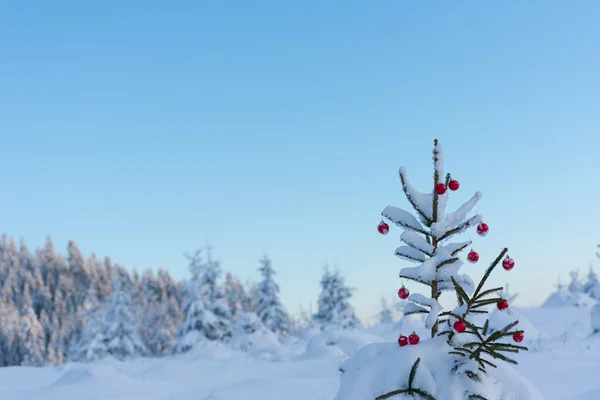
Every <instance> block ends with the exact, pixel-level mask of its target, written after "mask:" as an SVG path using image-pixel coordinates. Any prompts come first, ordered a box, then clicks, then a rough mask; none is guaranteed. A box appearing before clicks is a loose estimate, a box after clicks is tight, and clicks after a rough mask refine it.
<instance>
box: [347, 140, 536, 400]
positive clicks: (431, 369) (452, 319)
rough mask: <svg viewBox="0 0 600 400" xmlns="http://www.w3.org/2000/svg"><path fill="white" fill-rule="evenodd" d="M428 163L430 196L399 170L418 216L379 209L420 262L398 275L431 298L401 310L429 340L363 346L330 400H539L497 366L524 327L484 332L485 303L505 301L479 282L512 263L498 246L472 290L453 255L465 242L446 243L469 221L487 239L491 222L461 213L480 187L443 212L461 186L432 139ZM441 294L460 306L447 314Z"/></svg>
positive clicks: (400, 251)
mask: <svg viewBox="0 0 600 400" xmlns="http://www.w3.org/2000/svg"><path fill="white" fill-rule="evenodd" d="M433 160H434V174H433V178H434V179H433V185H432V186H431V192H429V193H419V192H417V191H416V190H415V189H414V188H413V187H412V185H411V184H410V183H409V181H408V179H407V176H406V170H405V168H404V167H402V168H400V180H401V182H402V187H403V190H404V193H405V194H406V196H407V198H408V201H409V203H410V204H411V205H412V206H413V207H414V208H415V210H416V213H417V216H418V218H415V217H414V216H413V215H412V214H410V213H409V212H407V211H405V210H403V209H401V208H397V207H391V206H388V207H386V208H385V209H384V210H383V212H382V216H383V217H385V218H387V219H388V220H390V221H392V222H393V223H395V224H396V225H398V226H400V227H401V228H403V229H404V232H403V233H402V235H401V236H400V239H401V240H402V242H404V244H405V245H404V246H401V247H398V248H397V249H396V251H395V254H396V255H397V256H398V257H400V258H402V259H404V260H408V261H411V262H416V263H418V265H417V266H416V267H409V268H403V269H402V270H401V271H400V277H401V278H404V279H408V280H412V281H416V282H419V283H421V284H424V285H426V286H428V287H429V288H430V289H431V294H430V296H429V297H428V296H424V295H422V294H418V293H413V294H412V295H410V297H408V301H409V303H408V304H407V305H406V306H405V308H404V313H405V314H413V313H422V314H424V315H427V318H426V319H425V326H426V327H427V329H430V331H431V336H432V338H431V339H429V340H423V341H421V342H420V338H419V337H418V336H417V335H416V334H412V335H410V336H409V337H408V338H407V337H405V336H400V337H399V339H398V344H395V343H374V344H371V345H367V346H364V347H363V348H362V349H361V350H359V351H358V353H357V354H356V355H355V356H353V357H352V358H351V359H349V360H347V361H346V362H345V363H343V364H342V365H341V367H340V371H341V372H342V376H341V385H340V389H339V391H338V394H337V396H336V400H365V399H369V398H370V399H375V400H383V399H388V398H392V397H397V396H403V397H407V398H408V397H411V398H412V397H420V398H422V399H428V400H459V399H461V400H462V399H465V400H466V399H508V398H514V399H517V398H518V399H520V400H533V399H536V400H537V399H542V396H541V394H540V393H539V392H538V391H537V390H536V389H535V388H534V387H533V386H532V385H531V384H530V383H529V382H528V381H527V380H526V379H525V378H524V377H523V376H521V375H519V374H518V373H517V372H516V371H515V370H513V369H512V368H510V367H509V366H508V365H507V364H506V363H498V361H505V362H508V363H516V361H514V360H512V359H511V358H509V357H507V355H506V353H517V352H519V351H521V350H527V348H525V347H522V346H519V345H516V344H513V343H508V342H506V341H504V339H506V338H508V337H511V336H512V337H513V339H514V341H516V342H520V341H521V340H523V332H522V331H519V330H515V329H514V326H515V325H516V324H517V321H514V322H512V323H511V324H508V325H507V326H505V327H504V328H503V329H502V330H500V331H497V332H495V333H493V334H490V333H489V331H488V320H487V319H486V318H485V316H486V314H487V310H485V309H484V307H486V306H489V305H493V304H498V303H499V302H501V301H502V300H503V299H501V298H499V297H495V296H494V294H495V293H496V291H497V290H501V289H502V288H492V289H488V290H484V289H483V286H484V284H485V282H486V281H487V279H488V277H489V276H490V274H491V273H492V271H493V270H494V269H495V268H496V266H497V265H499V264H502V265H503V267H504V269H506V270H510V269H512V268H513V267H514V261H513V260H512V259H511V258H509V257H508V256H507V255H506V254H507V251H508V250H507V249H504V250H502V251H501V252H500V254H499V255H498V256H497V257H496V258H495V259H494V261H493V262H492V263H491V264H490V266H489V267H488V268H487V269H486V270H485V273H484V275H483V278H482V279H481V281H480V282H479V284H478V285H477V287H475V285H474V282H473V280H472V279H471V278H470V277H469V276H467V275H464V274H459V269H460V267H461V266H462V264H463V263H462V261H461V260H460V258H459V256H458V255H459V253H460V252H461V251H462V250H464V249H466V248H468V247H469V246H470V245H471V242H470V241H468V242H459V243H450V242H449V239H451V238H452V237H453V236H455V235H457V234H460V233H462V232H464V231H466V230H467V229H468V228H471V227H475V226H477V227H478V233H479V234H480V235H481V236H485V235H486V234H487V232H488V229H489V227H488V226H487V225H484V224H483V223H482V221H481V219H482V218H481V216H480V215H475V216H473V217H470V218H467V215H468V214H469V212H470V211H471V210H472V209H473V207H474V206H475V204H476V203H477V201H478V200H479V199H480V198H481V193H479V192H477V193H475V195H474V196H473V197H472V198H471V199H470V200H469V201H467V202H466V203H465V204H464V205H463V206H461V207H460V208H459V209H458V210H457V211H455V212H453V213H448V214H446V212H445V209H446V202H447V200H448V191H447V189H448V188H449V189H450V190H452V191H455V190H457V189H458V188H459V184H458V181H456V180H454V179H452V178H451V176H450V174H448V175H446V176H445V177H444V172H443V160H444V158H443V151H442V146H441V145H439V143H438V141H437V139H436V140H435V141H434V150H433ZM378 229H379V231H380V233H384V234H385V233H387V232H388V230H389V226H388V225H387V224H386V223H385V222H383V221H382V222H381V223H380V225H379V228H378ZM468 259H469V260H470V261H472V262H473V261H475V262H476V261H477V260H478V259H479V255H475V252H472V253H470V255H469V256H468ZM444 291H454V292H455V293H456V296H457V301H458V306H457V307H456V308H454V309H453V310H452V311H447V312H443V308H442V306H441V305H440V304H439V302H438V299H439V297H440V295H441V293H442V292H444ZM440 328H441V329H440ZM407 345H408V346H407ZM499 378H501V379H499ZM373 379H376V381H373ZM417 395H418V396H417Z"/></svg>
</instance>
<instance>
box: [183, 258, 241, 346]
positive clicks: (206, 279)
mask: <svg viewBox="0 0 600 400" xmlns="http://www.w3.org/2000/svg"><path fill="white" fill-rule="evenodd" d="M188 258H189V260H190V265H189V268H190V272H191V274H192V278H191V279H190V281H189V282H188V283H187V285H186V287H185V298H186V300H185V303H184V305H183V309H182V311H183V322H182V324H181V327H180V329H179V339H178V341H177V343H176V344H175V351H176V352H185V351H188V350H191V349H192V348H193V347H194V346H195V345H197V344H198V343H200V342H205V341H207V340H208V341H221V342H229V340H230V339H231V334H232V319H231V314H230V312H229V307H227V304H225V302H224V295H223V292H222V290H221V288H219V287H218V286H217V279H218V277H219V275H220V273H221V267H220V265H219V262H218V261H215V260H212V258H211V256H210V251H208V252H207V258H206V260H204V259H203V255H202V250H198V251H197V252H196V253H195V254H194V255H193V256H190V257H188Z"/></svg>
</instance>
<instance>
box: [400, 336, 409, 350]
mask: <svg viewBox="0 0 600 400" xmlns="http://www.w3.org/2000/svg"><path fill="white" fill-rule="evenodd" d="M398 344H399V345H400V347H404V346H406V345H407V344H408V338H407V337H406V336H403V335H401V336H400V337H399V338H398Z"/></svg>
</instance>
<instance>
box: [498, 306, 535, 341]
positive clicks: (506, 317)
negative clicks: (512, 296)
mask: <svg viewBox="0 0 600 400" xmlns="http://www.w3.org/2000/svg"><path fill="white" fill-rule="evenodd" d="M488 315H489V317H488V318H489V321H490V322H489V324H490V332H495V331H499V330H502V329H503V328H504V327H505V326H507V325H508V324H511V323H513V322H514V321H519V323H518V324H517V326H516V327H515V329H518V330H523V331H525V333H524V335H525V339H523V341H524V345H525V346H527V343H530V342H534V341H538V340H539V339H540V338H542V337H544V335H542V334H541V333H540V331H539V330H538V329H537V328H536V327H535V326H534V325H533V324H532V323H531V321H529V319H527V317H525V316H524V315H521V314H519V313H518V311H516V310H515V309H514V308H509V309H507V310H503V311H500V310H498V309H494V310H493V311H492V312H490V313H489V314H488ZM505 342H507V343H511V341H510V339H507V340H505Z"/></svg>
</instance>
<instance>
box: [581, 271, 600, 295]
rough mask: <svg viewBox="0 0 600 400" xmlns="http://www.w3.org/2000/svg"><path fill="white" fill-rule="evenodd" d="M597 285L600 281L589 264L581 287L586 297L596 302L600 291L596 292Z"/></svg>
mask: <svg viewBox="0 0 600 400" xmlns="http://www.w3.org/2000/svg"><path fill="white" fill-rule="evenodd" d="M599 284H600V281H599V280H598V274H596V272H595V271H594V268H593V266H592V265H591V264H590V270H589V271H588V274H587V279H586V281H585V283H584V284H583V286H582V291H583V293H585V294H587V295H588V296H591V297H593V298H595V299H596V300H600V298H598V295H600V290H598V289H599Z"/></svg>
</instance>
